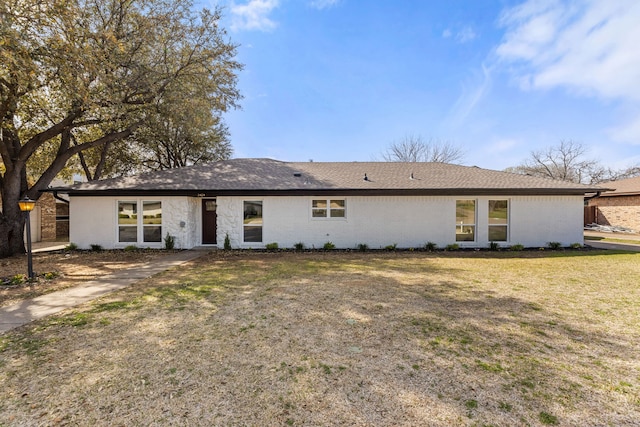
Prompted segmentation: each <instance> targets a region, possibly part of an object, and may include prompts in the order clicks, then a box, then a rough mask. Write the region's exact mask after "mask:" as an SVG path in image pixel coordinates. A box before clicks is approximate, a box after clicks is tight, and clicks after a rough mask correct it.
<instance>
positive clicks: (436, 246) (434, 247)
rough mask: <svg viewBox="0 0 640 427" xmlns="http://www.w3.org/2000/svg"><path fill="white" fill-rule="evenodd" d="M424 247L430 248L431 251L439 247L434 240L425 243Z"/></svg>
mask: <svg viewBox="0 0 640 427" xmlns="http://www.w3.org/2000/svg"><path fill="white" fill-rule="evenodd" d="M424 248H425V249H426V250H428V251H429V252H431V251H435V250H436V249H438V245H436V244H435V243H433V242H427V243H425V245H424Z"/></svg>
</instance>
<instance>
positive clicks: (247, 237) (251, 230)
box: [243, 202, 262, 243]
mask: <svg viewBox="0 0 640 427" xmlns="http://www.w3.org/2000/svg"><path fill="white" fill-rule="evenodd" d="M243 228H244V241H245V242H246V243H253V242H262V202H244V221H243Z"/></svg>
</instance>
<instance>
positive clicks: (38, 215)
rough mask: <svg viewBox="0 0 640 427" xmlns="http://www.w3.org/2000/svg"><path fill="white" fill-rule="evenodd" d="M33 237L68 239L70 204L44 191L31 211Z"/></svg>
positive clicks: (35, 238) (49, 239) (43, 240)
mask: <svg viewBox="0 0 640 427" xmlns="http://www.w3.org/2000/svg"><path fill="white" fill-rule="evenodd" d="M1 209H2V201H0V210H1ZM31 238H32V239H33V241H34V242H55V241H61V240H68V239H69V205H68V204H66V203H64V202H61V201H57V200H56V199H55V198H54V197H53V195H52V194H51V193H42V195H41V196H40V198H39V199H38V201H37V202H36V207H35V209H34V210H33V212H31Z"/></svg>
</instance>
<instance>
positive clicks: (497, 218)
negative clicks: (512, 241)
mask: <svg viewBox="0 0 640 427" xmlns="http://www.w3.org/2000/svg"><path fill="white" fill-rule="evenodd" d="M508 237H509V201H508V200H489V241H490V242H506V241H507V240H509V238H508Z"/></svg>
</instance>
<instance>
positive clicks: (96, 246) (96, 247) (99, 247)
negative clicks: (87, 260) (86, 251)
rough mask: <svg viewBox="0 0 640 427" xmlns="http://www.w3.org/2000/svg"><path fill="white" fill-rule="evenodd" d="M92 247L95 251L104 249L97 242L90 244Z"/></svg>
mask: <svg viewBox="0 0 640 427" xmlns="http://www.w3.org/2000/svg"><path fill="white" fill-rule="evenodd" d="M89 246H90V247H91V250H92V251H93V252H101V251H103V250H104V248H103V247H102V245H98V244H96V243H92V244H91V245H89Z"/></svg>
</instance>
